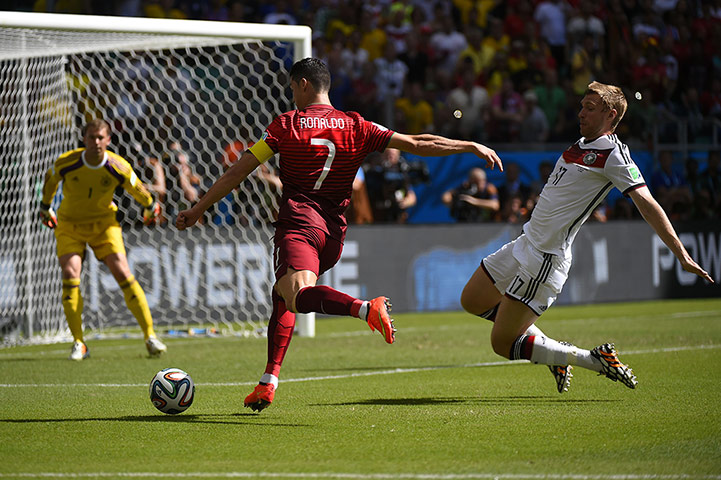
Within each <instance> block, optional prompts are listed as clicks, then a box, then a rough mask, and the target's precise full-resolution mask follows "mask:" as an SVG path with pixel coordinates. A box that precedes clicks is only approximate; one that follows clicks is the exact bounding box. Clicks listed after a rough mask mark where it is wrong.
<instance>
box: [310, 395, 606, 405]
mask: <svg viewBox="0 0 721 480" xmlns="http://www.w3.org/2000/svg"><path fill="white" fill-rule="evenodd" d="M613 402H620V400H610V399H597V398H558V397H540V396H530V395H529V396H507V397H486V398H483V397H415V398H368V399H364V400H357V401H354V402H339V403H316V404H313V405H312V406H314V407H326V406H352V405H400V406H416V405H499V406H502V405H506V406H508V405H521V406H533V405H554V404H556V405H559V406H563V405H568V404H594V403H613Z"/></svg>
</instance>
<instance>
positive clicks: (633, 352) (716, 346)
mask: <svg viewBox="0 0 721 480" xmlns="http://www.w3.org/2000/svg"><path fill="white" fill-rule="evenodd" d="M719 348H721V344H712V345H688V346H682V347H666V348H653V349H647V350H628V351H624V352H623V354H624V355H648V354H655V353H670V352H684V351H691V350H713V349H719ZM517 363H529V362H528V360H502V361H497V362H481V363H465V364H460V365H434V366H429V367H415V368H391V369H385V370H376V371H373V372H353V373H344V374H339V375H323V376H316V377H298V378H286V379H283V382H284V383H293V382H315V381H323V380H342V379H346V378H356V377H372V376H377V375H394V374H399V373H417V372H429V371H434V370H447V369H451V368H480V367H499V366H503V365H511V364H517ZM256 383H257V382H255V381H253V382H209V383H196V386H200V387H240V386H247V385H255V384H256ZM147 386H148V385H147V384H146V383H0V388H22V387H107V388H121V387H144V388H147Z"/></svg>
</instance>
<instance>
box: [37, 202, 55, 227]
mask: <svg viewBox="0 0 721 480" xmlns="http://www.w3.org/2000/svg"><path fill="white" fill-rule="evenodd" d="M40 222H42V224H43V225H45V226H46V227H48V228H55V227H57V226H58V217H56V216H55V210H53V208H52V207H51V206H50V205H46V204H44V203H42V202H40Z"/></svg>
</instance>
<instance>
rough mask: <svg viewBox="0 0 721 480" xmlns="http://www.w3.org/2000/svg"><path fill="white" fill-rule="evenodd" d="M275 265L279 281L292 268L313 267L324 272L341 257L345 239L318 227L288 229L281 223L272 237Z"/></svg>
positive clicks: (312, 268) (312, 269)
mask: <svg viewBox="0 0 721 480" xmlns="http://www.w3.org/2000/svg"><path fill="white" fill-rule="evenodd" d="M273 243H274V248H273V269H274V271H275V279H276V281H277V280H279V279H280V278H282V277H283V275H285V273H286V272H287V271H288V269H289V268H292V269H293V270H310V271H311V272H313V273H315V274H316V276H321V275H322V274H323V273H324V272H326V271H328V270H329V269H330V268H332V267H333V265H335V264H336V263H337V262H338V260H339V259H340V255H341V253H342V252H343V242H341V241H340V240H336V239H334V238H332V237H330V236H328V235H326V234H325V232H323V231H322V230H320V229H317V228H304V229H295V230H290V229H285V228H282V227H278V228H277V229H276V231H275V237H274V238H273Z"/></svg>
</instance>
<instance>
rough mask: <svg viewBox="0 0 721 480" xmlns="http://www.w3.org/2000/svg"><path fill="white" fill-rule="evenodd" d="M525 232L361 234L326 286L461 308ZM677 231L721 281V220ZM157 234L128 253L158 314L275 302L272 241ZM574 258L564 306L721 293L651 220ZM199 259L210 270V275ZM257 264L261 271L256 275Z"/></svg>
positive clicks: (371, 228) (625, 225)
mask: <svg viewBox="0 0 721 480" xmlns="http://www.w3.org/2000/svg"><path fill="white" fill-rule="evenodd" d="M201 228H202V227H201ZM519 228H520V227H519V226H517V225H512V226H511V225H501V224H476V225H460V224H458V225H443V226H439V225H435V226H433V225H423V226H422V225H405V226H403V225H382V226H381V225H368V226H351V227H350V229H349V231H348V236H347V238H346V242H345V251H344V254H343V257H342V259H341V261H340V262H339V264H338V265H337V266H336V267H335V268H334V269H333V270H331V271H330V272H328V273H326V274H325V275H324V276H323V277H321V282H322V283H325V284H328V285H331V286H333V287H334V288H337V289H339V290H342V291H344V292H347V293H349V294H351V295H353V296H357V297H362V298H372V297H375V296H378V295H386V296H389V297H390V298H391V300H392V302H393V309H394V311H395V312H408V311H447V310H459V309H460V308H461V307H460V302H459V296H460V292H461V290H462V288H463V286H464V285H465V283H466V281H467V280H468V278H469V277H470V276H471V274H472V273H473V271H474V270H475V269H476V267H477V266H478V265H479V262H480V260H481V258H483V257H484V256H485V255H487V254H489V253H492V252H493V251H495V250H496V249H497V248H498V247H500V246H501V245H503V244H504V243H506V242H508V241H509V240H512V239H513V238H515V237H516V236H517V234H518V233H519ZM676 228H677V230H678V232H679V236H680V238H681V240H682V241H683V243H684V245H685V246H686V248H687V249H688V250H689V252H690V253H691V255H692V256H693V257H694V258H695V259H696V260H697V261H698V262H699V263H700V264H701V266H702V267H703V268H705V269H706V270H707V271H708V272H709V273H710V274H711V276H712V277H713V278H714V279H716V280H717V281H719V280H721V222H718V221H715V222H705V223H698V224H695V223H688V224H677V225H676ZM147 234H148V235H153V236H156V235H157V237H158V238H156V239H155V240H156V242H157V243H156V244H157V245H161V247H159V248H160V251H157V252H156V251H154V249H153V248H150V247H148V246H144V245H136V244H131V243H128V245H127V247H128V255H129V259H130V261H131V263H132V264H133V266H134V269H135V271H136V276H138V278H139V279H140V281H141V282H142V284H143V286H144V288H145V291H146V294H147V296H148V300H149V302H150V303H151V306H152V308H153V309H154V311H157V310H158V309H162V308H163V306H164V305H173V306H174V307H176V308H178V307H179V308H181V309H182V308H183V306H184V305H185V306H187V308H189V309H197V307H198V306H199V305H202V306H203V307H204V309H208V310H210V311H213V310H214V309H218V310H226V309H230V310H232V309H233V306H234V305H237V304H239V303H240V302H247V301H263V300H264V299H265V298H267V294H268V292H266V291H264V289H263V288H262V287H261V285H262V281H263V277H267V276H270V275H272V269H271V260H270V244H269V243H268V242H267V241H261V239H258V240H259V241H258V242H257V243H253V244H252V245H251V244H249V245H234V244H229V243H228V244H226V243H227V242H226V241H225V240H224V237H225V236H224V235H223V234H222V231H219V233H218V234H217V235H216V240H214V241H213V242H212V243H209V242H207V241H201V240H199V237H197V236H193V235H192V231H190V232H184V233H178V232H176V231H175V230H174V229H166V230H155V231H149V232H148V233H147ZM161 237H162V238H161ZM171 253H172V255H171ZM178 255H180V256H178ZM573 255H574V259H573V267H572V269H571V272H570V276H569V280H568V282H567V283H566V285H565V287H564V289H563V292H562V293H561V295H560V296H559V298H558V302H557V304H584V303H594V302H617V301H637V300H652V299H660V298H691V297H712V296H719V295H721V286H719V284H716V285H707V284H706V283H705V282H704V281H702V280H701V279H699V278H697V277H696V276H694V275H691V274H689V273H687V272H684V271H683V270H682V269H681V268H680V265H679V263H678V261H676V260H675V258H673V255H672V254H671V252H670V251H669V250H668V248H667V247H666V246H665V245H664V244H663V243H662V242H661V241H660V239H659V238H658V237H657V236H656V235H655V234H654V233H653V231H652V230H651V228H650V227H649V226H648V225H647V224H646V223H644V222H642V221H617V222H612V223H605V224H600V223H590V224H587V225H585V226H584V227H583V228H582V229H581V230H580V232H579V234H578V236H577V238H576V241H575V243H574V249H573ZM199 261H203V262H204V263H205V266H204V267H203V268H200V267H199V266H198V263H197V262H199ZM248 262H250V265H254V266H253V267H252V268H249V267H248V266H247V264H248ZM241 263H246V266H242V265H241ZM103 275H109V274H103ZM112 283H113V282H112V279H110V278H108V279H106V280H105V281H103V282H101V285H106V286H107V287H112ZM101 288H102V287H101ZM97 305H102V302H97V301H94V300H93V299H92V298H90V299H86V308H87V307H92V306H97ZM259 313H264V310H263V309H261V311H259Z"/></svg>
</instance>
